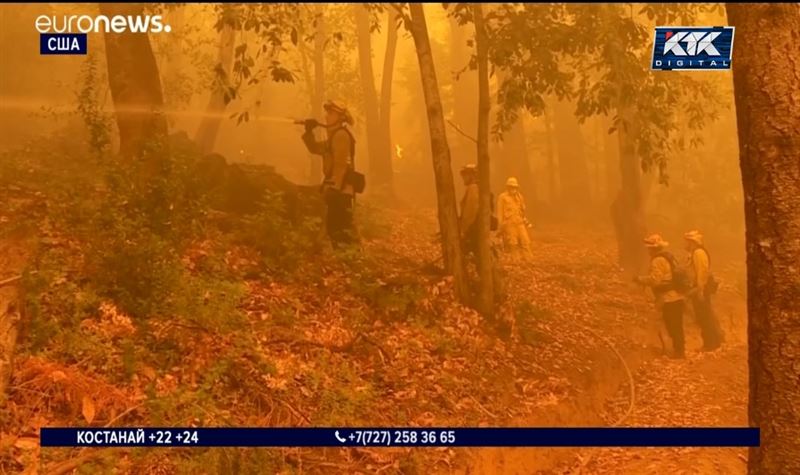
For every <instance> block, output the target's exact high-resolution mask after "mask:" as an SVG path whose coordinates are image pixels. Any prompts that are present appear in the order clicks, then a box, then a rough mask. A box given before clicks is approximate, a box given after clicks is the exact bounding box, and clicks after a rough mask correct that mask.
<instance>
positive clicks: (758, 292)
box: [727, 3, 800, 474]
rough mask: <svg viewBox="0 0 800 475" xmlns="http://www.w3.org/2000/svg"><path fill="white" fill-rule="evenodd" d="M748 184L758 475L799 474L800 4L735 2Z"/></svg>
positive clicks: (736, 77)
mask: <svg viewBox="0 0 800 475" xmlns="http://www.w3.org/2000/svg"><path fill="white" fill-rule="evenodd" d="M727 12H728V19H729V22H730V24H731V25H733V26H735V27H736V37H737V39H736V42H735V44H736V46H735V51H734V54H733V85H734V96H735V100H736V121H737V127H738V131H739V162H740V165H741V169H742V184H743V186H744V197H745V199H744V202H745V223H746V225H747V230H746V242H747V313H748V327H747V331H748V341H749V345H748V348H749V364H750V403H749V415H750V425H751V426H755V427H760V428H761V446H760V447H759V448H751V449H750V457H749V461H748V469H749V473H752V474H775V473H800V379H798V375H799V374H800V304H799V302H800V135H798V131H800V62H798V61H797V60H796V59H794V57H795V56H796V53H797V40H798V38H800V6H798V5H796V4H789V3H786V4H758V5H756V4H749V5H744V4H743V5H737V4H728V5H727Z"/></svg>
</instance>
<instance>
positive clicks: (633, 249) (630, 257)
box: [611, 112, 647, 273]
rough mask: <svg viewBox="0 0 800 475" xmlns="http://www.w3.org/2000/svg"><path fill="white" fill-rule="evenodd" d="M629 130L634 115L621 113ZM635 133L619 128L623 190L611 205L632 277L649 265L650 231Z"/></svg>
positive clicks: (621, 254) (624, 260) (621, 257)
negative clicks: (647, 241) (646, 242)
mask: <svg viewBox="0 0 800 475" xmlns="http://www.w3.org/2000/svg"><path fill="white" fill-rule="evenodd" d="M620 114H621V115H622V117H623V119H625V124H627V127H628V128H632V127H633V124H631V122H630V121H629V120H628V117H630V114H628V113H627V112H621V113H620ZM631 134H632V130H626V126H625V125H623V124H622V123H621V124H620V126H619V128H617V135H618V140H619V171H620V179H621V180H620V183H621V186H620V189H619V192H618V193H617V197H616V198H615V199H614V202H613V203H612V205H611V217H612V221H613V223H614V230H615V231H616V236H617V250H618V257H619V263H620V265H621V266H622V267H623V268H624V269H625V270H627V271H629V272H631V273H638V272H639V271H640V270H641V269H642V267H643V265H644V263H645V257H646V256H645V251H644V247H643V246H644V244H643V243H642V239H644V237H645V233H646V232H647V229H646V227H645V217H644V199H643V196H642V185H641V164H640V162H639V159H638V157H637V156H636V151H635V148H634V143H633V140H632V139H631Z"/></svg>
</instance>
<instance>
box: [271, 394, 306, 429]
mask: <svg viewBox="0 0 800 475" xmlns="http://www.w3.org/2000/svg"><path fill="white" fill-rule="evenodd" d="M276 399H277V398H276ZM278 401H279V402H280V403H281V404H283V405H284V406H286V408H287V409H289V411H291V413H292V414H294V415H295V416H297V417H299V418H300V419H303V420H304V421H306V423H308V424H311V419H309V418H308V417H306V415H305V414H303V413H302V412H300V411H299V410H297V409H295V407H294V406H292V405H291V404H289V402H288V401H285V400H283V399H278Z"/></svg>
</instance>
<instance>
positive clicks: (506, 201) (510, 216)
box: [497, 176, 532, 259]
mask: <svg viewBox="0 0 800 475" xmlns="http://www.w3.org/2000/svg"><path fill="white" fill-rule="evenodd" d="M525 213H526V208H525V198H523V197H522V193H520V192H519V183H518V182H517V179H516V178H514V177H513V176H512V177H510V178H509V179H508V180H506V191H504V192H502V193H500V196H498V197H497V225H498V229H499V230H500V236H501V237H502V238H503V247H504V248H505V250H506V252H509V253H511V254H512V255H522V256H523V257H525V258H528V259H529V258H531V257H532V254H531V240H530V237H529V236H528V219H527V218H526V216H525Z"/></svg>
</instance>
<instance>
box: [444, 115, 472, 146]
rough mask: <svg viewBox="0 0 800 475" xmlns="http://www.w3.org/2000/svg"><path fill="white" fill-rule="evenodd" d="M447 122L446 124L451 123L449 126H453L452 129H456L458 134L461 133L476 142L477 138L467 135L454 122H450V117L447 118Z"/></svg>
mask: <svg viewBox="0 0 800 475" xmlns="http://www.w3.org/2000/svg"><path fill="white" fill-rule="evenodd" d="M447 123H448V124H450V125H451V126H452V127H453V128H454V129H456V131H457V132H458V133H459V134H461V135H463V136H464V137H466V138H468V139H470V140H472V141H473V142H475V143H478V141H477V140H475V139H474V138H473V137H470V136H469V135H468V134H467V133H466V132H464V131H463V130H461V128H460V127H459V126H457V125H456V124H454V123H453V122H452V121H451V120H450V119H448V120H447Z"/></svg>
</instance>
